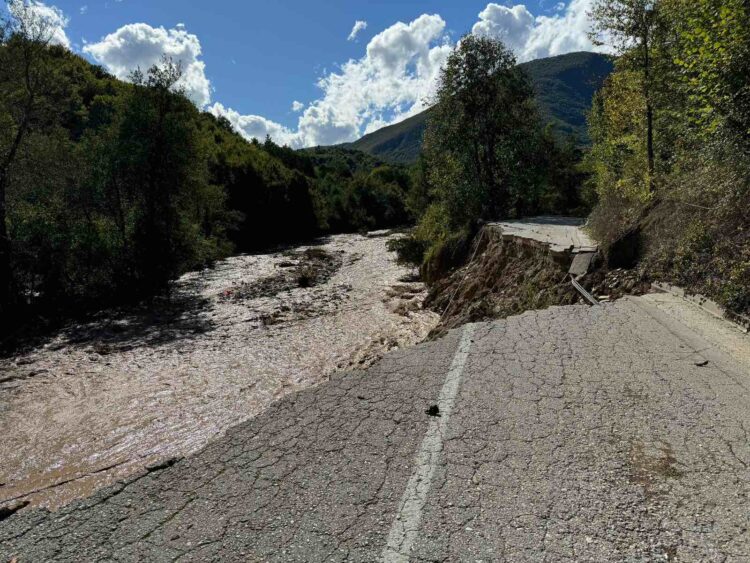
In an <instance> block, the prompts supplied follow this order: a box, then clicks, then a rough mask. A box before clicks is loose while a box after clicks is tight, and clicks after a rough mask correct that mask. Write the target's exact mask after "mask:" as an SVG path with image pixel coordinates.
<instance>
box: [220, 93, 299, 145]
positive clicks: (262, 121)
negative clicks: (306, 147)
mask: <svg viewBox="0 0 750 563" xmlns="http://www.w3.org/2000/svg"><path fill="white" fill-rule="evenodd" d="M208 111H209V112H211V113H212V114H214V115H215V116H216V117H225V118H226V119H228V120H229V122H230V123H231V124H232V126H233V127H234V128H235V130H236V131H237V132H238V133H240V134H241V135H242V136H243V137H245V138H247V139H258V140H259V141H264V140H265V138H266V135H270V136H271V138H272V139H273V140H274V142H276V143H277V144H280V145H290V146H297V143H296V142H295V137H296V136H295V134H294V133H293V132H292V131H290V130H289V129H287V128H286V127H284V126H283V125H279V124H278V123H274V122H273V121H271V120H269V119H266V118H265V117H261V116H259V115H242V114H240V113H239V112H237V111H235V110H233V109H231V108H227V107H224V106H223V105H222V104H220V103H219V102H216V103H215V104H214V105H212V106H211V107H209V108H208Z"/></svg>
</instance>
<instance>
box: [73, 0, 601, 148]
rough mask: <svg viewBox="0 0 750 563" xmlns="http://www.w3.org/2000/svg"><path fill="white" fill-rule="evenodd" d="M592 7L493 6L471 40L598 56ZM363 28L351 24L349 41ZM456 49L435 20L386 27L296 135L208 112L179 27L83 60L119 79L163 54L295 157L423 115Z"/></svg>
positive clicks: (111, 38)
mask: <svg viewBox="0 0 750 563" xmlns="http://www.w3.org/2000/svg"><path fill="white" fill-rule="evenodd" d="M593 1H594V0H571V1H570V3H569V4H568V5H567V7H566V6H565V5H563V7H562V8H563V9H561V10H559V11H558V12H557V13H554V15H551V16H534V15H533V14H532V13H531V11H530V10H529V9H528V8H527V7H526V6H525V5H523V4H519V5H516V6H513V7H507V6H502V5H500V4H496V3H489V4H487V6H486V8H485V9H484V10H482V12H481V13H480V14H479V20H478V21H477V22H476V24H475V25H474V27H473V29H472V31H473V32H474V33H476V34H484V35H489V36H492V37H498V38H501V39H502V40H504V41H505V42H506V43H507V44H508V45H509V46H510V47H511V48H512V49H513V50H514V51H515V52H516V53H517V55H518V58H519V60H520V61H526V60H531V59H535V58H539V57H545V56H551V55H558V54H563V53H567V52H571V51H580V50H594V49H595V47H594V46H593V45H592V43H591V41H590V40H589V38H588V36H587V31H588V27H589V21H588V16H587V11H588V10H590V8H591V6H592V4H593ZM558 6H559V5H558ZM360 24H362V25H360ZM364 25H365V22H357V23H355V26H354V28H353V29H352V36H353V37H356V36H357V33H358V32H360V31H361V30H362V29H364ZM358 28H360V29H358ZM453 46H454V42H452V41H451V40H450V39H449V38H448V36H447V34H446V22H445V21H444V20H443V19H442V18H441V17H440V16H439V15H437V14H433V15H430V14H423V15H421V16H419V17H418V18H416V19H415V20H413V21H411V22H409V23H404V22H398V23H396V24H394V25H392V26H390V27H388V28H387V29H385V30H383V31H382V32H380V33H378V34H377V35H375V36H374V37H373V38H372V39H371V40H370V42H369V43H368V44H367V48H366V50H365V53H364V54H363V56H362V57H361V58H359V59H350V60H349V61H347V62H345V63H343V64H342V65H340V66H338V67H337V68H336V69H335V70H333V71H327V70H323V71H322V72H323V74H322V77H321V78H320V79H319V80H318V83H317V85H318V87H319V88H320V90H321V94H320V96H319V98H318V99H316V100H314V101H312V102H311V103H309V104H307V105H305V104H303V103H302V102H299V101H296V100H295V101H294V102H293V103H292V111H294V112H295V113H299V117H298V121H297V125H296V128H289V127H286V126H284V125H281V124H279V123H276V122H274V121H272V120H269V119H266V118H265V117H262V116H259V115H243V114H241V113H240V112H238V111H236V110H235V109H232V108H228V107H225V106H224V105H222V104H221V103H214V104H213V105H210V106H209V104H210V101H211V87H210V83H209V80H208V79H207V77H206V74H205V65H204V63H203V61H202V60H200V57H201V44H200V41H199V40H198V38H197V37H196V36H195V35H192V34H190V33H188V32H187V31H186V29H185V27H184V25H182V24H179V25H178V26H176V28H174V29H169V30H167V29H165V28H163V27H159V28H154V27H151V26H149V25H147V24H144V23H136V24H130V25H126V26H124V27H122V28H120V29H118V30H117V31H115V32H114V33H112V34H110V35H108V36H107V37H105V38H103V39H102V40H101V41H100V42H98V43H94V44H87V45H86V46H85V47H84V51H85V52H86V53H89V54H90V55H91V56H92V57H93V58H94V59H96V60H97V61H98V62H100V63H101V64H103V65H104V66H106V67H107V68H108V69H109V70H110V72H112V73H113V74H115V75H117V76H118V77H120V78H126V77H127V76H128V74H129V73H130V72H131V71H132V70H134V69H135V68H137V67H140V68H142V69H146V68H148V67H149V66H151V65H152V64H154V63H157V62H159V60H160V57H161V55H162V53H166V54H167V55H169V56H171V57H172V58H173V59H175V60H179V61H181V62H182V64H183V68H184V70H185V76H184V78H183V84H182V85H183V86H184V87H185V89H186V91H187V94H188V95H189V96H190V97H191V99H193V100H194V101H195V102H196V103H197V104H198V105H199V106H201V107H205V108H207V109H208V111H210V112H212V113H213V114H214V115H217V116H223V117H226V118H227V119H228V120H229V121H230V122H231V123H232V125H233V126H234V127H235V128H236V129H237V131H239V132H240V133H241V134H242V135H244V136H245V137H246V138H248V139H250V138H257V139H259V140H261V141H262V140H264V139H265V137H266V135H270V136H271V137H272V138H273V139H274V141H275V142H277V143H279V144H286V145H289V146H291V147H294V148H299V147H306V146H314V145H331V144H337V143H342V142H347V141H353V140H355V139H357V138H358V137H360V136H361V135H362V134H364V133H368V132H371V131H374V130H375V129H378V128H380V127H383V126H385V125H389V124H391V123H395V122H397V121H400V120H402V119H404V118H406V117H409V116H411V115H414V114H416V113H418V112H419V111H421V110H423V109H424V108H425V107H426V106H427V105H428V103H429V102H428V100H429V99H430V98H431V96H432V95H433V94H434V91H435V86H436V79H437V77H438V75H439V72H440V68H441V67H442V65H443V63H444V62H445V60H446V59H447V57H448V55H449V54H450V52H451V50H452V49H453Z"/></svg>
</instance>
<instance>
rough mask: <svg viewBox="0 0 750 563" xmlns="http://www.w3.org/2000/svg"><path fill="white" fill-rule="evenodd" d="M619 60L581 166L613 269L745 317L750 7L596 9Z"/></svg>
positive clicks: (663, 4) (712, 0) (677, 2)
mask: <svg viewBox="0 0 750 563" xmlns="http://www.w3.org/2000/svg"><path fill="white" fill-rule="evenodd" d="M594 15H595V18H596V22H597V25H598V29H599V30H600V31H604V32H606V34H607V36H608V37H610V38H613V39H614V40H615V45H614V46H615V47H617V48H618V50H619V51H620V54H621V57H620V58H619V60H618V62H617V67H616V72H615V73H614V74H613V75H612V77H611V78H610V79H609V80H608V81H607V83H606V85H605V87H604V88H603V89H602V90H601V92H600V93H599V94H598V95H597V98H596V101H595V104H594V109H593V111H592V113H591V117H590V127H591V136H592V139H593V147H592V150H591V152H590V154H589V155H588V157H587V159H586V162H587V166H588V168H589V169H590V171H591V173H592V182H591V185H592V188H593V190H594V191H595V193H596V194H597V196H598V199H599V203H598V205H597V207H596V209H595V210H594V213H593V215H592V220H591V224H592V227H593V229H594V232H595V234H596V235H597V236H598V237H599V238H600V239H601V240H602V241H603V242H604V243H605V245H606V246H607V247H608V248H609V251H610V253H609V254H610V261H611V262H612V263H613V264H615V265H627V266H633V265H635V264H636V263H640V266H641V267H642V268H643V269H644V270H647V271H648V272H649V274H650V275H651V276H653V277H655V278H661V279H665V280H669V281H672V282H675V283H678V284H680V285H682V286H685V287H687V288H688V289H692V290H695V291H698V292H701V293H703V294H706V295H708V296H710V297H713V298H715V299H716V300H718V301H719V302H720V303H722V304H724V305H725V306H726V307H728V308H729V309H730V310H732V311H735V312H737V313H744V314H747V313H748V312H750V212H749V211H748V210H750V159H749V158H748V157H750V141H749V140H750V81H749V79H748V77H750V7H749V6H748V3H747V2H743V1H742V0H658V1H655V2H643V1H641V0H618V1H617V2H604V1H602V2H599V3H598V5H597V7H596V10H595V12H594Z"/></svg>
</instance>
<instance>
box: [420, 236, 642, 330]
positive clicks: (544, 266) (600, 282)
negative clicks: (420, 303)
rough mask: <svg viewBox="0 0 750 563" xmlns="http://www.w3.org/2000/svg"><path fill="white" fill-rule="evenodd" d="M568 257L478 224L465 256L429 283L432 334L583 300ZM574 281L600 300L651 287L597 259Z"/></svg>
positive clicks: (629, 272)
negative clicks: (436, 318)
mask: <svg viewBox="0 0 750 563" xmlns="http://www.w3.org/2000/svg"><path fill="white" fill-rule="evenodd" d="M571 261H572V256H567V257H566V256H564V257H559V256H557V257H556V256H555V255H554V254H553V253H550V251H549V249H548V248H547V247H546V246H545V245H544V244H542V243H536V242H533V241H528V240H522V239H516V238H514V239H510V240H507V239H506V240H504V239H503V237H502V235H501V233H500V231H499V230H498V229H496V228H491V227H488V228H485V229H483V230H482V231H481V232H480V234H479V235H478V236H477V238H476V240H475V242H474V246H473V248H472V257H471V258H470V259H469V261H468V262H467V263H466V264H465V265H464V266H463V267H462V268H460V269H458V270H456V271H455V272H453V273H452V274H451V275H449V276H447V277H445V278H443V279H441V280H439V281H438V282H436V283H434V284H433V285H432V286H431V287H430V291H429V293H428V296H427V299H426V301H425V306H426V307H428V308H430V309H431V310H433V311H435V312H436V313H438V314H440V315H442V318H441V321H440V324H439V325H438V326H437V327H436V328H435V329H434V330H433V331H432V333H431V336H433V337H436V336H440V335H442V334H444V333H445V332H446V331H447V330H450V329H451V328H455V327H457V326H461V325H463V324H465V323H468V322H478V321H484V320H490V319H498V318H506V317H509V316H512V315H517V314H519V313H523V312H524V311H529V310H537V309H546V308H547V307H551V306H554V305H572V304H574V303H581V302H584V300H583V298H582V297H581V295H580V294H579V293H578V292H577V291H576V290H575V289H574V288H573V286H572V285H571V283H570V276H569V275H568V269H569V267H570V263H571ZM600 262H601V261H600ZM578 281H579V282H580V283H581V285H582V286H583V287H584V288H585V289H587V290H588V291H589V292H592V293H593V294H594V295H595V296H596V297H597V298H598V299H599V300H601V301H611V300H615V299H619V298H620V297H622V296H624V295H642V294H645V293H648V292H649V291H650V290H651V284H650V283H649V282H648V280H647V278H646V276H645V274H644V273H642V272H638V271H636V270H624V269H616V270H607V269H606V267H605V266H604V265H603V264H601V263H599V264H597V265H596V267H595V269H594V270H593V271H592V272H591V273H590V274H588V275H586V276H584V277H583V278H582V279H579V280H578Z"/></svg>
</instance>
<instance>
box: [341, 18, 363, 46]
mask: <svg viewBox="0 0 750 563" xmlns="http://www.w3.org/2000/svg"><path fill="white" fill-rule="evenodd" d="M365 29H367V22H366V21H362V20H357V21H355V22H354V27H353V28H352V32H351V33H350V34H349V37H347V38H346V40H347V41H354V40H355V39H356V38H357V35H359V32H360V31H364V30H365Z"/></svg>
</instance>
